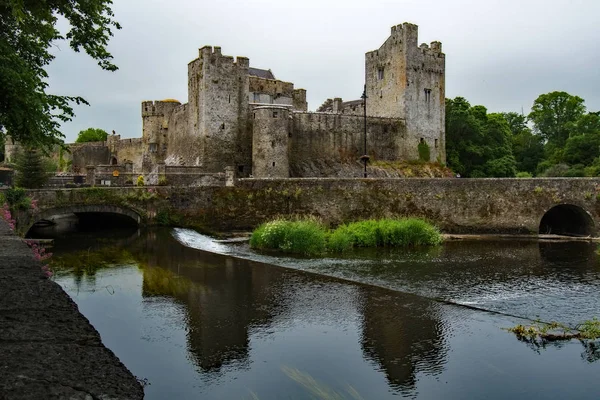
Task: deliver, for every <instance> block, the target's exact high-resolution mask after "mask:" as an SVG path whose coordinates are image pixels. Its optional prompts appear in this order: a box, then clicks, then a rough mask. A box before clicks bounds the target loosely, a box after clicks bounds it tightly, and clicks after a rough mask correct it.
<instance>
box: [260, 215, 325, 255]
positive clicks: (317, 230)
mask: <svg viewBox="0 0 600 400" xmlns="http://www.w3.org/2000/svg"><path fill="white" fill-rule="evenodd" d="M250 246H252V247H253V248H256V249H261V250H267V249H270V250H280V251H283V252H286V253H295V254H304V255H318V254H321V253H323V252H325V246H326V230H325V228H324V227H323V225H322V224H321V223H319V222H318V221H317V220H315V219H310V218H308V219H300V220H294V221H289V220H284V219H279V220H275V221H271V222H267V223H264V224H262V225H260V226H259V227H258V228H257V229H256V230H255V231H254V232H253V233H252V236H251V237H250Z"/></svg>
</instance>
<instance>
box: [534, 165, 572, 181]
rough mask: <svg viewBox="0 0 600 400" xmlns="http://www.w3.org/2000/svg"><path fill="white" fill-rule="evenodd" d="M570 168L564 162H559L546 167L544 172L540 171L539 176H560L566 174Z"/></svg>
mask: <svg viewBox="0 0 600 400" xmlns="http://www.w3.org/2000/svg"><path fill="white" fill-rule="evenodd" d="M570 169H571V168H570V167H569V166H568V165H567V164H564V163H560V164H555V165H552V166H550V167H549V168H548V169H546V170H545V171H544V172H542V173H541V174H540V176H543V177H547V178H550V177H561V176H567V173H568V172H569V170H570Z"/></svg>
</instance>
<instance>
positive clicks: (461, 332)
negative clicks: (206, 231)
mask: <svg viewBox="0 0 600 400" xmlns="http://www.w3.org/2000/svg"><path fill="white" fill-rule="evenodd" d="M45 236H47V234H46V235H45ZM53 251H54V253H55V256H54V260H53V267H54V270H55V277H54V279H55V280H56V282H57V283H58V284H60V285H61V286H62V287H63V288H64V290H65V291H66V292H67V293H68V294H69V295H70V296H71V297H72V298H73V299H74V300H75V302H76V303H77V304H78V306H79V308H80V310H81V312H82V313H83V314H84V315H85V316H86V317H87V318H88V319H89V320H90V322H91V323H92V324H93V325H94V327H95V328H96V329H97V330H98V331H99V332H100V334H101V336H102V340H103V342H104V344H105V345H106V346H107V347H108V348H110V349H111V350H112V351H114V352H115V354H116V355H117V356H118V357H119V358H120V359H121V361H122V362H123V363H124V364H125V365H126V366H127V367H128V368H129V369H130V370H131V371H132V372H133V373H134V374H135V375H136V376H137V377H139V378H140V379H142V380H143V381H144V382H146V383H147V385H146V387H145V392H146V398H148V399H167V398H169V399H199V398H201V399H387V398H398V397H399V396H400V397H407V398H419V399H439V398H444V399H464V398H474V399H475V398H477V399H478V398H486V399H506V398H528V399H538V398H540V399H541V398H543V399H565V398H571V399H597V398H599V397H600V381H598V376H600V361H598V360H599V359H600V344H599V343H597V342H591V343H589V342H588V343H583V342H579V341H576V340H572V341H567V342H557V343H554V344H548V345H546V346H542V347H539V346H536V345H534V344H531V343H526V342H521V341H519V340H517V339H516V337H515V336H514V335H513V334H512V333H510V332H507V331H506V330H505V329H504V328H509V327H512V326H514V325H516V324H520V323H531V320H533V319H541V320H542V321H552V320H557V321H561V322H565V323H569V324H573V325H574V324H577V323H578V322H581V321H582V320H584V319H590V318H591V317H593V316H600V295H599V293H598V292H599V291H600V256H598V255H597V254H596V245H593V244H589V243H538V242H534V241H487V242H483V241H482V242H468V241H466V242H448V243H445V244H444V245H442V246H439V247H437V248H434V249H429V250H386V249H379V250H377V251H360V252H356V253H353V254H351V255H348V256H346V257H344V258H322V259H307V258H292V257H276V256H274V255H265V254H257V253H255V252H253V251H252V250H251V249H249V248H248V245H247V244H245V243H221V242H217V241H215V240H213V239H211V238H209V237H207V236H203V235H200V234H198V233H196V232H194V231H191V230H185V229H167V228H161V229H150V230H139V231H138V230H129V231H127V230H125V231H108V232H91V233H85V232H80V233H70V234H59V235H57V237H56V241H55V248H54V250H53Z"/></svg>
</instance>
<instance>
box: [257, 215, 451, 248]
mask: <svg viewBox="0 0 600 400" xmlns="http://www.w3.org/2000/svg"><path fill="white" fill-rule="evenodd" d="M441 242H442V235H441V234H440V231H439V230H438V228H436V227H435V226H434V225H432V224H430V223H429V222H427V221H424V220H422V219H419V218H400V219H378V220H375V219H372V220H366V221H358V222H352V223H349V224H345V225H340V226H339V227H338V228H337V229H335V230H333V231H332V230H329V229H328V228H327V227H325V226H324V225H323V224H322V223H321V222H320V221H318V220H317V219H315V218H302V219H294V220H288V219H277V220H274V221H270V222H266V223H264V224H262V225H260V226H259V227H258V228H256V230H254V232H253V233H252V237H251V238H250V246H251V247H252V248H255V249H259V250H278V251H282V252H286V253H295V254H304V255H319V254H323V253H325V252H326V251H330V252H344V251H348V250H351V249H352V248H355V247H408V246H435V245H438V244H440V243H441Z"/></svg>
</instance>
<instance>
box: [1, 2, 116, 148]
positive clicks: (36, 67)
mask: <svg viewBox="0 0 600 400" xmlns="http://www.w3.org/2000/svg"><path fill="white" fill-rule="evenodd" d="M111 5H112V0H52V1H40V0H0V87H1V88H2V90H0V136H3V137H4V136H5V135H7V134H8V135H10V136H11V137H12V138H13V139H14V140H15V141H16V142H19V143H21V144H23V145H25V146H29V147H36V148H43V149H48V148H50V147H51V146H53V145H55V144H58V143H62V138H63V137H64V135H63V134H62V133H61V132H60V131H59V127H60V123H61V122H66V121H70V120H71V119H72V118H73V116H74V112H73V107H72V105H73V104H82V103H83V104H87V102H86V101H85V100H84V99H83V98H81V97H74V96H58V95H53V94H49V93H46V89H47V87H48V83H47V81H46V79H47V78H48V73H47V72H46V67H47V66H48V64H49V63H50V62H51V61H52V60H53V59H54V56H53V55H52V54H50V52H49V49H50V46H52V45H54V44H56V42H57V41H61V40H66V41H68V43H69V45H70V46H71V48H72V49H73V50H75V51H76V52H79V51H81V49H83V50H84V51H85V52H86V53H87V54H88V55H90V56H91V57H92V58H93V59H94V60H96V61H98V65H99V66H100V67H101V68H102V69H104V70H108V71H115V70H116V69H117V67H116V66H115V65H114V64H113V63H112V58H113V57H112V55H111V54H110V53H109V52H108V51H107V49H106V46H107V44H108V40H109V39H110V37H111V36H113V32H112V29H120V28H121V27H120V25H119V24H118V23H117V22H115V21H114V19H113V17H114V14H113V12H112V9H111ZM59 17H62V18H64V19H65V20H66V21H67V22H68V23H69V24H70V28H69V30H68V32H66V34H62V33H61V32H59V31H58V29H56V23H57V21H58V18H59Z"/></svg>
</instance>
